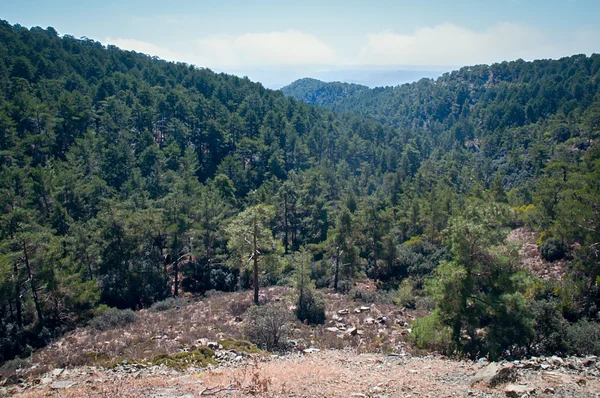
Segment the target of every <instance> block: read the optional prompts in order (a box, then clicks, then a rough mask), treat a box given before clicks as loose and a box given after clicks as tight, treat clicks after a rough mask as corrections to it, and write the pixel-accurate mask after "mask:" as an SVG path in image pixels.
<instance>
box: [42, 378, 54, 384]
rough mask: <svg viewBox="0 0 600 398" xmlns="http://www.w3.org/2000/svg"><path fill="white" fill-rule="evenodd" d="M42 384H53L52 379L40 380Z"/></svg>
mask: <svg viewBox="0 0 600 398" xmlns="http://www.w3.org/2000/svg"><path fill="white" fill-rule="evenodd" d="M40 383H42V384H50V383H52V377H42V379H41V380H40Z"/></svg>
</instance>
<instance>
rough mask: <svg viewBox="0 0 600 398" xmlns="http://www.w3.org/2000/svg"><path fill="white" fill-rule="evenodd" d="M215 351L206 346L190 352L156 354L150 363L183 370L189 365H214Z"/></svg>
mask: <svg viewBox="0 0 600 398" xmlns="http://www.w3.org/2000/svg"><path fill="white" fill-rule="evenodd" d="M214 355H215V352H214V351H213V350H211V349H210V348H208V347H200V348H198V349H197V350H194V351H191V352H178V353H175V354H161V355H157V356H155V357H154V358H152V360H151V361H150V363H151V364H152V365H165V366H167V367H169V368H172V369H175V370H184V369H187V368H190V367H195V368H205V367H207V366H208V365H216V364H217V362H216V361H215V360H214Z"/></svg>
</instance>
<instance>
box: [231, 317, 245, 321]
mask: <svg viewBox="0 0 600 398" xmlns="http://www.w3.org/2000/svg"><path fill="white" fill-rule="evenodd" d="M243 320H244V319H243V318H242V317H241V316H236V317H235V318H234V319H233V321H234V322H242V321H243Z"/></svg>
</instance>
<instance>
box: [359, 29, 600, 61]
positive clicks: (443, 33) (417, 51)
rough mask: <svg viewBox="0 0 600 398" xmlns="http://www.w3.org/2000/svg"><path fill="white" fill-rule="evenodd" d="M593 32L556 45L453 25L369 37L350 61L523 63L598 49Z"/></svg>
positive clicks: (539, 36) (513, 32) (520, 32)
mask: <svg viewBox="0 0 600 398" xmlns="http://www.w3.org/2000/svg"><path fill="white" fill-rule="evenodd" d="M599 39H600V32H599V31H598V30H587V31H578V32H572V33H569V34H564V35H563V36H562V37H560V38H559V39H558V40H556V39H555V38H550V37H548V36H547V35H545V34H543V33H542V32H540V31H538V30H536V29H534V28H531V27H528V26H525V25H519V24H514V23H500V24H496V25H494V26H492V27H490V28H489V29H487V30H485V31H483V32H476V31H473V30H470V29H467V28H464V27H461V26H457V25H453V24H442V25H437V26H434V27H425V28H420V29H417V30H416V31H415V32H414V33H412V34H396V33H392V32H380V33H370V34H368V35H367V44H366V46H364V47H363V48H362V49H361V50H360V53H359V55H358V57H357V59H356V60H355V64H358V65H456V66H459V65H472V64H479V63H492V62H498V61H503V60H514V59H518V58H523V59H526V60H531V59H540V58H558V57H561V56H566V55H572V54H576V53H588V54H589V53H591V52H593V51H594V50H596V49H597V43H598V42H599Z"/></svg>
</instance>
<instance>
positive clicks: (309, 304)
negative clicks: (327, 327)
mask: <svg viewBox="0 0 600 398" xmlns="http://www.w3.org/2000/svg"><path fill="white" fill-rule="evenodd" d="M296 316H297V317H298V319H299V320H300V321H302V322H305V321H306V322H308V323H309V324H311V325H318V324H322V323H325V299H324V298H323V295H322V294H320V293H318V292H315V291H312V290H307V291H306V292H305V293H304V295H302V296H299V297H298V302H297V305H296Z"/></svg>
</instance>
